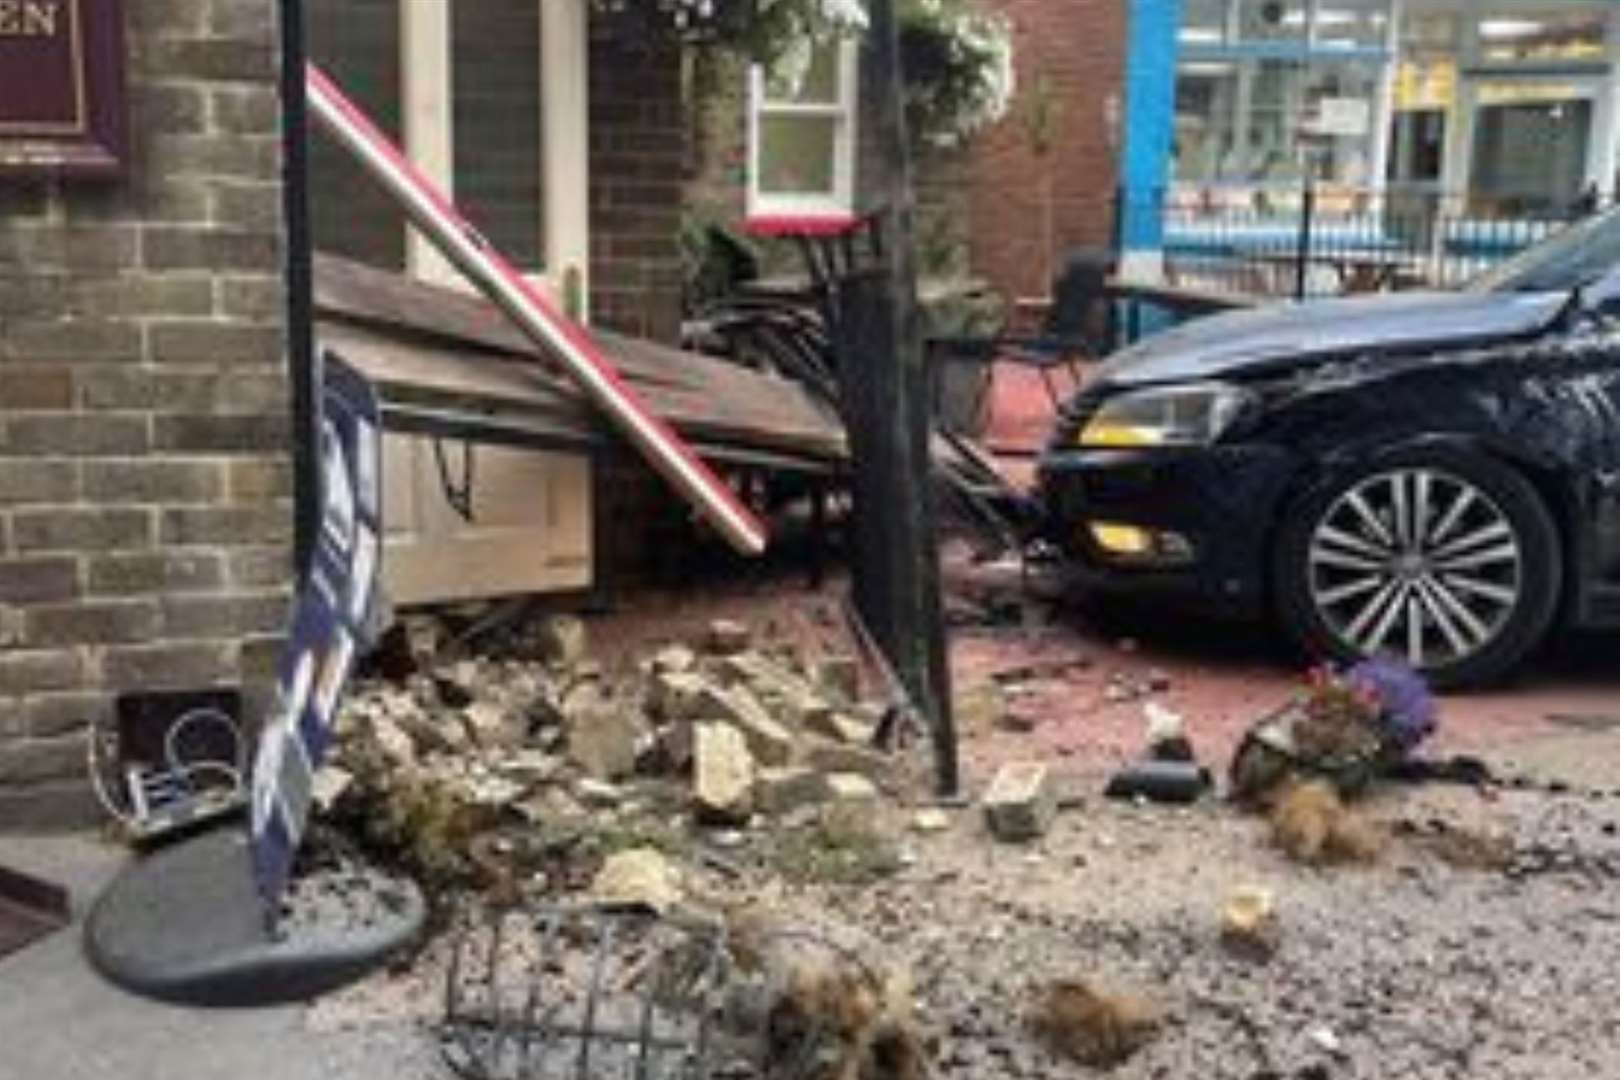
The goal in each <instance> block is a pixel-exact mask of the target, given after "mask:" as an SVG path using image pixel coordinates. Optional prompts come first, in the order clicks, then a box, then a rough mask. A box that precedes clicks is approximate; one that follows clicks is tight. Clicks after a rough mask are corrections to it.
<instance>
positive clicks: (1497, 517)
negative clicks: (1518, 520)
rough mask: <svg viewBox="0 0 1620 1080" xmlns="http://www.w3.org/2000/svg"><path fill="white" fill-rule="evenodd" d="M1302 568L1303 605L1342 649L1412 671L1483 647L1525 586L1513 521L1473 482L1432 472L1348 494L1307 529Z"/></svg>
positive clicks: (1399, 471)
mask: <svg viewBox="0 0 1620 1080" xmlns="http://www.w3.org/2000/svg"><path fill="white" fill-rule="evenodd" d="M1307 568H1308V569H1307V573H1308V586H1309V590H1310V597H1311V602H1312V604H1313V605H1314V606H1315V608H1316V612H1317V615H1318V617H1319V618H1320V619H1321V621H1322V623H1323V624H1324V625H1325V626H1326V627H1327V628H1328V629H1329V630H1330V631H1331V632H1332V633H1333V635H1334V636H1335V637H1337V638H1338V639H1339V641H1340V643H1342V644H1343V645H1344V646H1346V647H1348V648H1349V649H1351V650H1353V651H1354V652H1357V653H1360V654H1363V655H1370V654H1375V653H1393V654H1395V655H1399V656H1403V657H1405V658H1406V660H1407V661H1408V662H1409V663H1410V664H1411V665H1412V666H1413V667H1416V668H1420V669H1424V668H1436V667H1443V666H1452V665H1456V664H1458V663H1462V662H1465V661H1467V660H1468V659H1470V658H1471V657H1474V656H1476V655H1478V654H1479V653H1480V652H1482V651H1483V650H1485V649H1486V648H1488V647H1489V646H1490V645H1491V644H1492V642H1494V641H1495V640H1496V638H1497V637H1498V636H1499V635H1500V634H1501V633H1502V629H1503V627H1504V626H1506V624H1507V623H1508V620H1509V619H1510V618H1511V617H1512V615H1513V613H1514V611H1515V610H1516V609H1517V607H1518V605H1519V600H1520V597H1521V594H1522V592H1523V589H1524V552H1523V545H1522V544H1521V542H1520V538H1519V535H1518V533H1517V531H1516V530H1515V528H1514V525H1513V522H1512V520H1511V519H1510V518H1509V516H1508V515H1507V514H1506V513H1504V512H1503V510H1502V508H1501V507H1500V506H1498V505H1497V503H1496V501H1495V500H1494V499H1493V498H1492V497H1491V496H1490V495H1489V494H1488V493H1486V492H1485V491H1484V490H1482V489H1481V488H1480V487H1479V486H1477V485H1475V484H1473V483H1471V482H1469V481H1467V480H1464V479H1462V478H1461V477H1459V476H1457V475H1455V474H1453V473H1450V472H1448V471H1445V470H1443V469H1436V468H1422V467H1408V468H1395V469H1390V470H1387V471H1384V472H1378V473H1374V474H1373V475H1371V476H1368V477H1366V478H1364V479H1362V480H1361V481H1360V482H1358V483H1356V484H1355V485H1354V486H1352V487H1350V488H1349V489H1348V490H1347V491H1345V492H1344V493H1343V494H1342V495H1340V496H1339V497H1338V499H1337V500H1335V501H1334V502H1333V503H1331V504H1330V505H1329V506H1328V508H1327V510H1326V512H1325V513H1323V514H1322V516H1321V518H1320V520H1319V521H1318V522H1317V524H1316V527H1315V529H1314V530H1313V532H1312V533H1311V536H1310V541H1309V547H1308V553H1307Z"/></svg>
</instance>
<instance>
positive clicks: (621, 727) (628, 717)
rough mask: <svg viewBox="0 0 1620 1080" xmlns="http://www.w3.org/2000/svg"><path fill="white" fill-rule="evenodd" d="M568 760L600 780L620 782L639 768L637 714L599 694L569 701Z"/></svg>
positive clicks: (639, 729) (620, 703)
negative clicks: (571, 760) (637, 759)
mask: <svg viewBox="0 0 1620 1080" xmlns="http://www.w3.org/2000/svg"><path fill="white" fill-rule="evenodd" d="M569 713H570V715H569V718H568V756H569V757H571V758H572V759H573V760H574V761H575V762H576V763H578V765H579V767H580V768H582V769H584V770H585V771H586V772H587V773H589V774H590V775H591V776H592V777H594V778H595V779H597V780H617V779H619V778H621V777H625V776H629V775H630V774H631V773H632V772H634V771H635V768H636V756H637V753H638V751H639V747H640V740H641V734H642V729H641V722H640V719H639V717H637V716H636V715H635V711H634V710H632V709H631V708H629V707H628V706H627V705H625V704H624V703H622V702H619V701H616V700H614V699H613V698H610V697H607V696H606V695H604V694H602V693H600V692H599V691H598V692H593V693H592V694H590V695H589V696H584V697H581V698H580V699H579V700H577V701H576V700H575V699H573V698H570V700H569Z"/></svg>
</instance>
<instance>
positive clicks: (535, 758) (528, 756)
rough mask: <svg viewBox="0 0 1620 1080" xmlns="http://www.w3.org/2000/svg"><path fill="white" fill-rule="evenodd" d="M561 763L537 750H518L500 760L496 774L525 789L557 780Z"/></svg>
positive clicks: (496, 766) (496, 767)
mask: <svg viewBox="0 0 1620 1080" xmlns="http://www.w3.org/2000/svg"><path fill="white" fill-rule="evenodd" d="M561 768H562V762H560V761H558V760H557V759H556V758H554V757H552V756H551V755H550V754H547V753H543V752H541V751H539V750H519V751H517V752H516V753H514V754H511V755H510V756H505V757H502V758H501V759H500V761H498V762H497V763H496V765H495V770H496V772H498V773H500V775H502V776H504V777H506V778H507V779H508V780H511V781H512V782H514V783H518V784H522V785H523V786H524V787H526V788H532V787H535V786H536V785H538V784H545V783H549V782H551V781H552V780H555V779H556V778H557V773H558V772H559V771H560V770H561Z"/></svg>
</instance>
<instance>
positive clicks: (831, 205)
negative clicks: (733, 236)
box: [748, 41, 858, 231]
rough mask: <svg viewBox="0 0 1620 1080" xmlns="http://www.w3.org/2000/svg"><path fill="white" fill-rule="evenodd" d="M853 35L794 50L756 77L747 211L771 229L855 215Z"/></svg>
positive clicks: (752, 95) (751, 96) (813, 224)
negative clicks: (841, 39)
mask: <svg viewBox="0 0 1620 1080" xmlns="http://www.w3.org/2000/svg"><path fill="white" fill-rule="evenodd" d="M857 49H858V46H857V45H856V43H855V42H853V41H828V42H822V43H818V44H814V45H808V46H806V47H805V48H803V49H802V50H793V51H792V52H790V54H789V55H788V56H786V57H784V58H783V60H781V61H779V62H778V63H777V64H776V65H775V66H773V67H772V68H771V69H770V70H768V71H767V70H766V69H764V68H762V67H759V66H756V67H755V68H754V69H753V71H752V73H751V76H750V83H751V86H750V93H749V176H748V217H749V222H750V224H751V225H752V226H753V227H755V228H757V229H762V230H766V231H770V230H774V229H783V228H800V227H805V226H809V227H812V228H814V227H816V226H818V225H826V224H838V223H842V222H847V221H848V220H849V219H850V218H851V217H852V216H853V213H854V205H855V196H854V174H855V139H856V65H857V63H858V52H857Z"/></svg>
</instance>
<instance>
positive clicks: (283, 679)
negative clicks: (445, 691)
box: [250, 353, 383, 911]
mask: <svg viewBox="0 0 1620 1080" xmlns="http://www.w3.org/2000/svg"><path fill="white" fill-rule="evenodd" d="M321 366H322V380H321V384H322V394H321V436H320V461H321V528H320V535H319V537H318V538H317V540H316V544H315V551H314V555H313V559H312V561H311V564H310V567H309V572H308V575H307V576H306V577H305V579H304V582H303V586H302V588H301V589H300V590H299V594H298V597H297V598H296V600H295V602H294V606H293V615H292V626H291V628H290V630H289V633H288V635H287V647H286V649H285V651H284V652H283V653H282V657H281V667H280V672H279V674H280V679H279V680H278V682H277V687H276V701H275V705H274V707H273V708H272V710H271V713H270V716H269V719H268V720H267V722H266V724H265V726H264V729H263V731H262V732H260V734H259V747H258V753H257V756H256V758H255V761H254V766H253V799H252V807H253V813H252V825H251V831H252V838H251V843H250V848H251V851H252V857H253V869H254V875H255V877H256V879H257V880H258V884H259V891H260V894H261V895H262V896H263V897H264V900H265V903H266V906H267V910H269V911H274V910H275V905H276V901H277V900H278V899H279V898H280V896H281V892H282V889H283V887H284V886H285V885H286V883H287V876H288V874H289V873H290V872H291V870H292V863H293V856H294V855H295V854H296V853H297V850H298V844H299V841H300V840H302V839H303V835H304V826H305V825H306V824H307V823H308V821H309V809H310V801H311V798H312V792H311V784H312V783H313V781H314V777H315V770H316V769H318V768H320V765H321V761H322V760H323V759H324V758H325V757H326V751H327V748H328V747H329V746H330V745H331V743H332V734H333V733H332V726H333V723H334V722H335V720H336V718H337V711H338V703H339V702H340V701H341V700H342V697H343V688H344V686H345V685H346V684H347V683H348V681H349V675H350V673H351V672H353V670H354V664H355V661H356V660H357V659H359V658H360V656H362V655H363V654H364V653H365V652H366V650H367V649H369V648H370V647H371V644H372V636H373V631H372V627H373V625H374V624H373V621H372V606H373V605H374V604H375V603H376V590H377V580H378V567H379V564H380V562H381V556H382V540H383V537H382V476H381V473H382V450H381V447H382V427H381V423H380V416H379V413H378V408H377V397H376V394H375V393H374V392H373V391H372V389H371V384H369V383H368V382H366V380H365V379H364V378H363V377H361V375H360V374H359V373H358V372H356V371H355V370H354V369H353V368H351V367H349V366H348V365H347V364H345V363H344V362H343V361H342V360H340V359H338V357H337V356H335V355H334V354H332V353H326V354H325V355H324V357H323V358H322V365H321Z"/></svg>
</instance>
